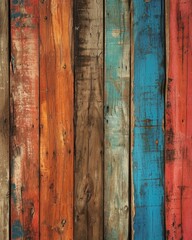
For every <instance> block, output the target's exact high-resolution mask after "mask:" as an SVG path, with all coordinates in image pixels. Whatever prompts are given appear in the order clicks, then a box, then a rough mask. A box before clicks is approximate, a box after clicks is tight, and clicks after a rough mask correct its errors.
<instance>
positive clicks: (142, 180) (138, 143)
mask: <svg viewBox="0 0 192 240" xmlns="http://www.w3.org/2000/svg"><path fill="white" fill-rule="evenodd" d="M164 14H165V13H164V1H163V0H159V1H150V0H146V1H143V0H133V24H132V34H133V47H134V49H133V53H134V56H133V60H134V63H133V66H132V67H133V71H132V72H133V76H132V78H133V87H132V95H133V99H132V101H133V108H132V115H133V116H134V117H133V118H134V127H133V139H132V141H133V149H132V162H133V168H132V169H133V170H132V171H133V185H134V196H133V197H134V208H135V216H134V218H133V228H134V229H133V230H134V237H133V238H134V239H138V240H140V239H155V240H162V239H164V134H163V125H164V85H165V62H164V61H165V56H164V52H165V48H164V44H165V37H164V30H165V24H164V17H165V15H164Z"/></svg>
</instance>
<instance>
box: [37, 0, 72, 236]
mask: <svg viewBox="0 0 192 240" xmlns="http://www.w3.org/2000/svg"><path fill="white" fill-rule="evenodd" d="M72 27H73V25H72V1H71V0H65V1H63V0H47V1H40V129H41V130H40V168H41V185H40V186H41V192H40V201H41V204H40V232H41V239H45V240H48V239H50V240H52V239H59V240H64V239H66V240H70V239H73V152H74V151H73V145H74V141H73V134H74V133H73V71H72V70H73V57H72V53H73V51H72V49H73V41H72Z"/></svg>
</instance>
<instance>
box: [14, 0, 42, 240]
mask: <svg viewBox="0 0 192 240" xmlns="http://www.w3.org/2000/svg"><path fill="white" fill-rule="evenodd" d="M10 7H11V68H10V72H11V78H10V84H11V86H10V97H11V98H10V104H11V118H10V121H11V138H10V141H11V148H10V149H11V236H10V237H11V239H39V105H38V102H39V93H38V91H39V89H38V87H39V62H38V59H39V50H38V44H39V40H38V0H28V1H27V0H25V1H10Z"/></svg>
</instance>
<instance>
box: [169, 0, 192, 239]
mask: <svg viewBox="0 0 192 240" xmlns="http://www.w3.org/2000/svg"><path fill="white" fill-rule="evenodd" d="M168 3H169V6H167V10H168V11H167V27H168V29H167V30H168V31H167V33H168V41H167V44H168V49H167V55H168V69H167V70H168V72H167V73H168V80H167V101H166V168H165V180H166V204H165V207H166V233H167V239H170V240H171V239H174V240H177V239H178V240H180V239H192V230H191V226H192V204H191V203H192V178H191V176H192V124H191V122H192V67H191V66H192V28H191V26H192V1H191V0H185V1H183V0H170V1H168V2H167V4H168Z"/></svg>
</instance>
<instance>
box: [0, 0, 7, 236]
mask: <svg viewBox="0 0 192 240" xmlns="http://www.w3.org/2000/svg"><path fill="white" fill-rule="evenodd" d="M8 22H9V21H8V2H7V0H2V1H1V2H0V239H3V240H8V239H9V49H8V46H9V40H8V39H9V27H8Z"/></svg>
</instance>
